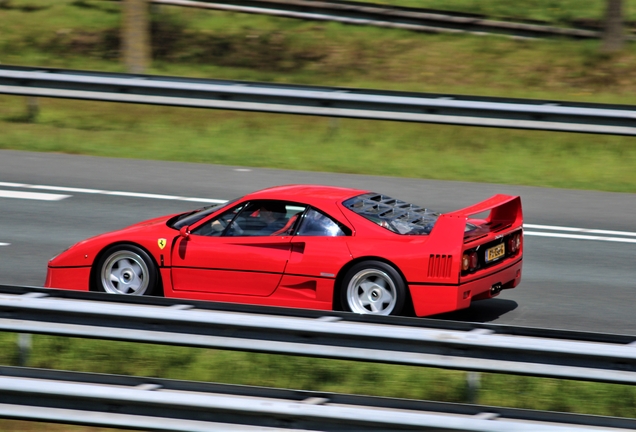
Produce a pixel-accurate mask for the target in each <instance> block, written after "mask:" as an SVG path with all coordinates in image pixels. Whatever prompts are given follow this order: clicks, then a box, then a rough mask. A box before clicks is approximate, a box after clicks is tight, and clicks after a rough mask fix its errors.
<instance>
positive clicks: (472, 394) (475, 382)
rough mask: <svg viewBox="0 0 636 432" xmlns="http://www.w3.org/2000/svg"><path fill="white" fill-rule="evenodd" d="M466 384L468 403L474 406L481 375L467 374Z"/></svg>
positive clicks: (476, 373)
mask: <svg viewBox="0 0 636 432" xmlns="http://www.w3.org/2000/svg"><path fill="white" fill-rule="evenodd" d="M466 382H467V383H468V403H471V404H475V403H477V398H478V396H479V387H480V385H481V374H480V373H479V372H468V373H467V374H466Z"/></svg>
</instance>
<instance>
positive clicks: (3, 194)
mask: <svg viewBox="0 0 636 432" xmlns="http://www.w3.org/2000/svg"><path fill="white" fill-rule="evenodd" d="M68 197H70V195H61V194H46V193H38V192H19V191H8V190H0V198H17V199H28V200H40V201H59V200H63V199H64V198H68Z"/></svg>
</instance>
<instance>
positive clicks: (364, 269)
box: [340, 261, 408, 315]
mask: <svg viewBox="0 0 636 432" xmlns="http://www.w3.org/2000/svg"><path fill="white" fill-rule="evenodd" d="M407 297H408V294H407V290H406V284H405V283H404V280H403V279H402V276H400V274H399V273H398V272H397V270H396V269H395V268H393V267H392V266H390V265H389V264H386V263H383V262H381V261H363V262H359V263H357V264H355V265H354V266H353V267H351V268H350V269H349V270H348V271H347V273H346V274H345V276H344V278H343V279H342V285H341V286H340V304H341V305H342V307H343V308H344V310H346V311H350V312H355V313H360V314H369V315H399V314H400V313H402V310H403V308H404V304H405V303H406V300H407Z"/></svg>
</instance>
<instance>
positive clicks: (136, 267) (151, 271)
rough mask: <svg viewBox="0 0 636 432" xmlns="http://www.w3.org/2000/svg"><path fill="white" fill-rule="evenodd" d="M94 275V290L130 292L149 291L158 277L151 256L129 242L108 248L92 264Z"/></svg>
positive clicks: (146, 292)
mask: <svg viewBox="0 0 636 432" xmlns="http://www.w3.org/2000/svg"><path fill="white" fill-rule="evenodd" d="M94 278H95V288H96V290H97V291H101V292H106V293H110V294H121V295H131V296H143V295H152V294H153V293H154V292H155V290H156V288H157V282H158V279H159V277H158V272H157V266H156V265H155V263H154V261H153V260H152V258H151V257H150V256H149V255H148V253H147V252H146V251H144V250H143V249H141V248H139V247H137V246H133V245H117V246H112V247H110V248H108V249H107V250H106V251H105V252H104V253H103V254H102V256H101V258H100V259H99V261H98V262H97V264H96V266H95V269H94Z"/></svg>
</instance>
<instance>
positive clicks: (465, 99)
mask: <svg viewBox="0 0 636 432" xmlns="http://www.w3.org/2000/svg"><path fill="white" fill-rule="evenodd" d="M0 94H9V95H22V96H31V97H53V98H68V99H82V100H94V101H103V102H123V103H140V104H152V105H170V106H182V107H194V108H212V109H225V110H241V111H260V112H270V113H280V114H302V115H316V116H328V117H347V118H358V119H371V120H391V121H407V122H422V123H439V124H453V125H463V126H483V127H501V128H516V129H532V130H548V131H560V132H580V133H596V134H613V135H630V136H634V135H636V106H631V105H606V104H591V103H574V102H558V101H549V100H525V99H510V98H493V97H476V96H460V95H444V94H429V93H408V92H396V91H379V90H363V89H348V88H338V87H316V86H300V85H284V84H273V83H270V84H268V83H256V82H242V81H226V80H213V79H195V78H183V77H167V76H153V75H133V74H122V73H119V74H118V73H106V72H89V71H77V70H64V69H51V68H34V67H20V66H0Z"/></svg>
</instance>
